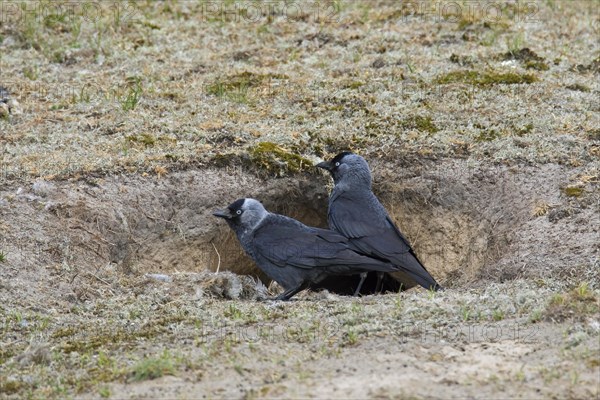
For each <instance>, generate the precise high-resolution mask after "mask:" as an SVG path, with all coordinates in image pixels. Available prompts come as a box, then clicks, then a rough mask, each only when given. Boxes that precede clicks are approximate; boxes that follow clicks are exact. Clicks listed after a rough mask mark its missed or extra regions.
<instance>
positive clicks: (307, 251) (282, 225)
mask: <svg viewBox="0 0 600 400" xmlns="http://www.w3.org/2000/svg"><path fill="white" fill-rule="evenodd" d="M213 215H214V216H216V217H220V218H223V219H225V221H227V223H228V224H229V226H230V227H231V229H233V231H234V232H235V233H236V235H237V237H238V240H239V241H240V244H241V245H242V247H243V248H244V250H245V251H246V253H247V254H248V255H249V256H250V257H252V259H253V260H254V261H255V262H256V264H257V265H258V267H259V268H260V269H261V270H262V271H263V272H264V273H265V274H267V275H268V276H269V278H271V279H273V280H275V281H276V282H277V283H279V284H280V285H281V286H282V287H283V288H284V289H285V292H284V293H282V294H281V295H280V296H278V297H277V300H288V299H289V298H291V297H292V296H293V295H295V294H296V293H298V292H299V291H301V290H303V289H306V288H308V287H310V286H311V285H317V284H319V283H320V282H322V281H324V280H325V279H326V278H327V277H329V276H335V275H352V274H359V273H363V272H368V271H380V272H385V271H393V270H396V268H395V267H394V266H392V264H390V263H389V262H387V261H382V260H379V259H375V258H371V257H367V256H365V255H363V254H360V253H358V252H357V251H355V249H353V248H352V246H351V244H350V241H349V240H348V239H347V238H345V237H344V236H343V235H340V234H339V233H337V232H334V231H331V230H328V229H320V228H313V227H309V226H306V225H304V224H302V223H301V222H299V221H296V220H295V219H292V218H289V217H286V216H283V215H278V214H272V213H270V212H268V211H267V210H266V209H265V208H264V207H263V205H262V204H261V203H260V202H258V201H257V200H254V199H239V200H237V201H235V202H233V203H232V204H231V205H229V207H227V208H226V209H224V210H219V211H216V212H214V213H213Z"/></svg>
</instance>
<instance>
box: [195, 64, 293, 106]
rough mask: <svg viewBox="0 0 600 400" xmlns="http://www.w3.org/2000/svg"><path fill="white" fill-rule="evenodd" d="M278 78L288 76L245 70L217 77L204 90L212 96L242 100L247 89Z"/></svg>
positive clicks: (286, 77) (266, 83)
mask: <svg viewBox="0 0 600 400" xmlns="http://www.w3.org/2000/svg"><path fill="white" fill-rule="evenodd" d="M278 79H288V76H287V75H283V74H255V73H252V72H248V71H245V72H241V73H239V74H235V75H230V76H227V77H222V78H219V79H217V80H216V81H214V82H213V83H211V84H209V85H208V86H207V87H206V92H207V93H208V94H211V95H214V96H218V97H227V98H230V99H233V100H238V101H241V102H243V101H244V100H246V96H247V93H248V90H250V89H252V88H256V87H259V86H263V85H269V84H270V82H271V81H272V80H278Z"/></svg>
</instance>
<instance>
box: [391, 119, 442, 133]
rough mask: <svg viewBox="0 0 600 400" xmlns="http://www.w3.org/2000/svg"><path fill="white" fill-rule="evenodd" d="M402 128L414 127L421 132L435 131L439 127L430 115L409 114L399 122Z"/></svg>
mask: <svg viewBox="0 0 600 400" xmlns="http://www.w3.org/2000/svg"><path fill="white" fill-rule="evenodd" d="M400 125H401V126H402V128H404V129H416V130H418V131H421V132H427V133H436V132H438V131H439V128H438V127H437V126H436V125H435V124H434V123H433V120H432V119H431V117H429V116H427V117H423V116H421V115H414V116H410V117H408V118H406V119H404V120H402V122H401V123H400Z"/></svg>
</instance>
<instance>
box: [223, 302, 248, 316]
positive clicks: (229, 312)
mask: <svg viewBox="0 0 600 400" xmlns="http://www.w3.org/2000/svg"><path fill="white" fill-rule="evenodd" d="M225 316H226V317H228V318H232V319H243V317H244V314H243V313H242V310H240V309H239V308H237V307H236V306H235V304H233V303H232V304H229V307H227V309H226V310H225Z"/></svg>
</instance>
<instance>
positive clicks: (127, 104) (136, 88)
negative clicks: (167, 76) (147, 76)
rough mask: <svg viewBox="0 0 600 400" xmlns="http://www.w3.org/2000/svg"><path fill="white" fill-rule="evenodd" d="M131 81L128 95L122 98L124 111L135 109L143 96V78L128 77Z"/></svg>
mask: <svg viewBox="0 0 600 400" xmlns="http://www.w3.org/2000/svg"><path fill="white" fill-rule="evenodd" d="M127 81H128V83H129V85H130V86H129V91H128V92H127V95H126V96H125V97H124V98H123V99H121V108H122V109H123V111H131V110H135V108H136V107H137V105H138V103H139V102H140V98H141V96H142V91H143V90H142V79H141V78H140V77H139V76H134V77H130V78H128V79H127Z"/></svg>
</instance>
